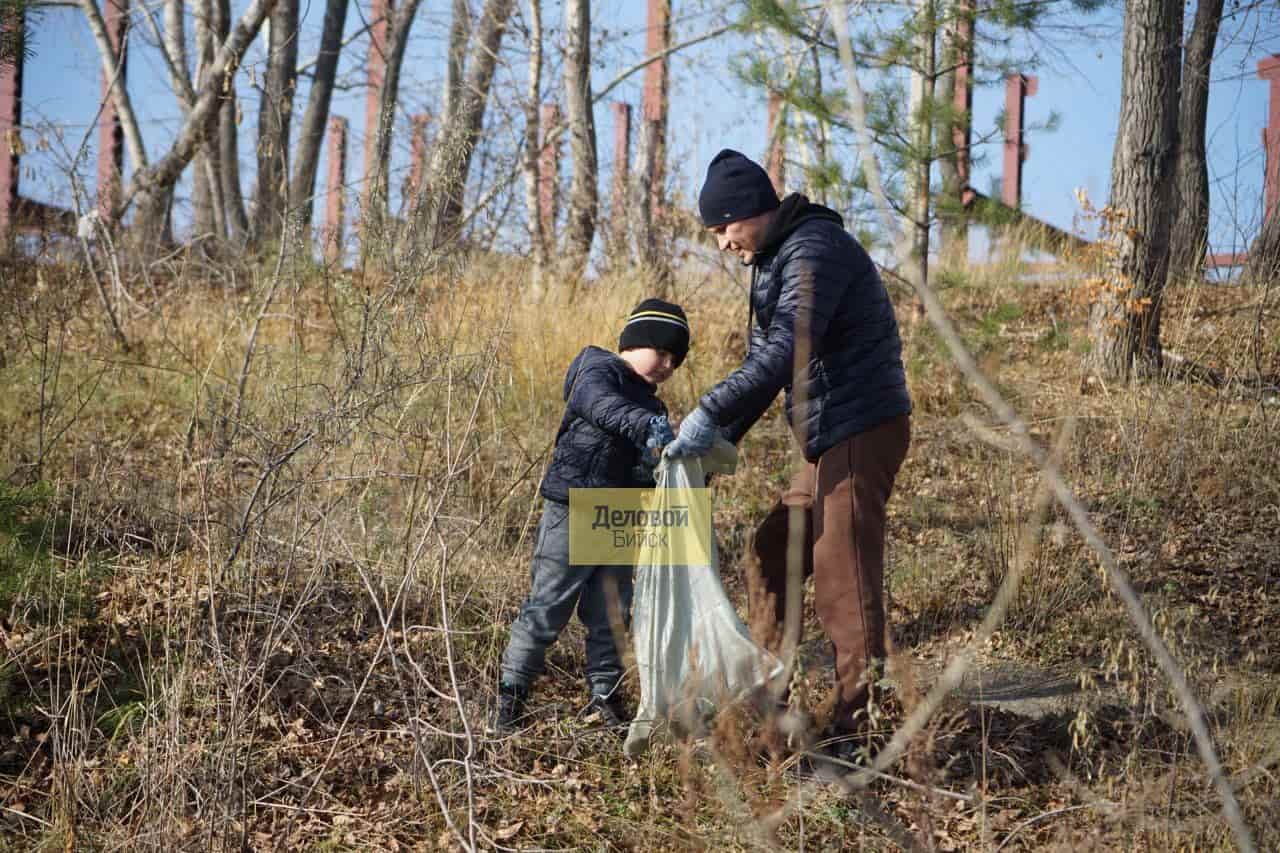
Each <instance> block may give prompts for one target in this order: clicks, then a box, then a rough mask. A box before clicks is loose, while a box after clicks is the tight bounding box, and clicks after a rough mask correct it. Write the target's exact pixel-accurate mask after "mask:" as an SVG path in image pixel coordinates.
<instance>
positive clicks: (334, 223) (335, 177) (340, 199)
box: [322, 116, 347, 262]
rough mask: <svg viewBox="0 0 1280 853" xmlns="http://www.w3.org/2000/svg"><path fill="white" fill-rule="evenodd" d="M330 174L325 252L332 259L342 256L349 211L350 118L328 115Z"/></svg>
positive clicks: (339, 258) (326, 186) (326, 210)
mask: <svg viewBox="0 0 1280 853" xmlns="http://www.w3.org/2000/svg"><path fill="white" fill-rule="evenodd" d="M328 147H329V152H328V159H329V175H328V178H327V180H326V181H325V196H324V199H325V204H324V210H325V213H324V233H323V235H322V240H323V246H324V256H325V259H326V260H328V261H330V262H336V261H339V260H341V258H342V227H343V221H344V214H345V211H346V200H347V199H346V195H347V193H346V187H347V120H346V119H345V118H342V117H341V116H331V117H330V118H329V134H328Z"/></svg>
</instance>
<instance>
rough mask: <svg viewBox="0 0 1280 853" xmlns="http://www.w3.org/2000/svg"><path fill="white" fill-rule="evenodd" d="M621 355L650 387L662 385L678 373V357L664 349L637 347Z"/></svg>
mask: <svg viewBox="0 0 1280 853" xmlns="http://www.w3.org/2000/svg"><path fill="white" fill-rule="evenodd" d="M619 355H621V356H622V358H623V359H624V360H625V361H626V362H627V364H629V365H631V369H632V370H634V371H635V372H636V373H638V374H640V378H641V379H643V380H644V381H645V382H648V383H649V384H650V385H661V384H662V383H663V382H666V381H667V380H668V379H670V378H671V374H672V373H675V371H676V357H675V356H674V355H672V354H671V353H669V352H667V351H666V350H664V349H654V348H653V347H636V348H635V349H629V350H624V351H623V352H621V353H619Z"/></svg>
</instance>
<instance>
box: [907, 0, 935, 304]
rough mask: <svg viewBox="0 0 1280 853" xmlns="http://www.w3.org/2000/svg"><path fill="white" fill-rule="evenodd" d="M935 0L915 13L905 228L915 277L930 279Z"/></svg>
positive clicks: (920, 1)
mask: <svg viewBox="0 0 1280 853" xmlns="http://www.w3.org/2000/svg"><path fill="white" fill-rule="evenodd" d="M934 3H935V0H918V4H917V5H918V10H919V11H918V12H917V16H916V26H917V30H916V39H915V40H916V55H915V63H916V64H915V67H914V68H913V70H912V73H911V77H912V80H911V126H912V143H913V144H912V147H913V148H914V149H915V153H914V162H913V163H912V164H911V169H912V177H911V208H910V209H911V213H910V215H909V216H908V217H907V222H906V225H907V229H909V231H910V233H911V235H912V240H911V259H912V262H913V263H914V265H915V273H914V274H915V276H916V278H915V280H916V281H919V282H925V283H927V282H928V281H929V219H930V216H931V213H932V211H931V209H930V204H929V202H930V185H929V173H930V169H931V167H932V165H933V158H932V156H931V154H930V152H931V150H932V148H933V108H932V104H933V93H934V86H935V80H934V71H935V67H936V65H937V63H936V61H935V60H936V54H935V50H936V44H937V42H936V40H935V37H934V36H935V33H936V31H937V22H936V20H935V18H936V7H935V6H934Z"/></svg>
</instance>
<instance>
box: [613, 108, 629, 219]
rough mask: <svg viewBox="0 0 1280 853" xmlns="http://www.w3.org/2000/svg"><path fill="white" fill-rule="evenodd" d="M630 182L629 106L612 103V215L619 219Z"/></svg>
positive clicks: (625, 202)
mask: <svg viewBox="0 0 1280 853" xmlns="http://www.w3.org/2000/svg"><path fill="white" fill-rule="evenodd" d="M630 180H631V105H630V104H628V103H626V102H625V101H614V102H613V215H614V217H615V218H617V217H619V216H620V215H621V213H622V210H623V209H624V208H625V207H626V204H627V184H628V183H629V182H630Z"/></svg>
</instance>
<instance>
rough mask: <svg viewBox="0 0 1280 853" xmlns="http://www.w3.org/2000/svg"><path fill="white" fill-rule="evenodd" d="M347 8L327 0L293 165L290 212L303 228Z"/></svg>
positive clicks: (312, 203) (308, 219) (342, 0)
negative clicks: (313, 72)
mask: <svg viewBox="0 0 1280 853" xmlns="http://www.w3.org/2000/svg"><path fill="white" fill-rule="evenodd" d="M348 5H349V2H348V0H325V7H324V27H323V29H322V30H321V33H320V53H319V54H318V55H317V56H316V65H315V76H314V77H313V78H312V80H311V90H310V91H309V92H308V93H307V108H306V111H305V112H304V113H303V114H302V126H301V127H300V128H299V129H298V143H297V148H298V153H297V157H295V158H294V163H293V182H292V183H291V184H290V186H289V209H290V210H291V211H292V212H293V213H294V215H295V216H297V217H298V218H299V219H300V221H301V223H302V225H303V227H304V228H305V227H308V226H310V225H311V219H312V215H313V211H314V210H315V191H316V172H317V171H318V169H319V165H320V149H321V148H322V147H323V146H324V133H325V127H327V126H328V124H329V106H330V104H331V103H332V102H333V87H334V81H335V80H336V79H337V75H338V58H339V57H340V56H341V54H342V31H343V29H344V28H345V27H346V25H347V6H348Z"/></svg>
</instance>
